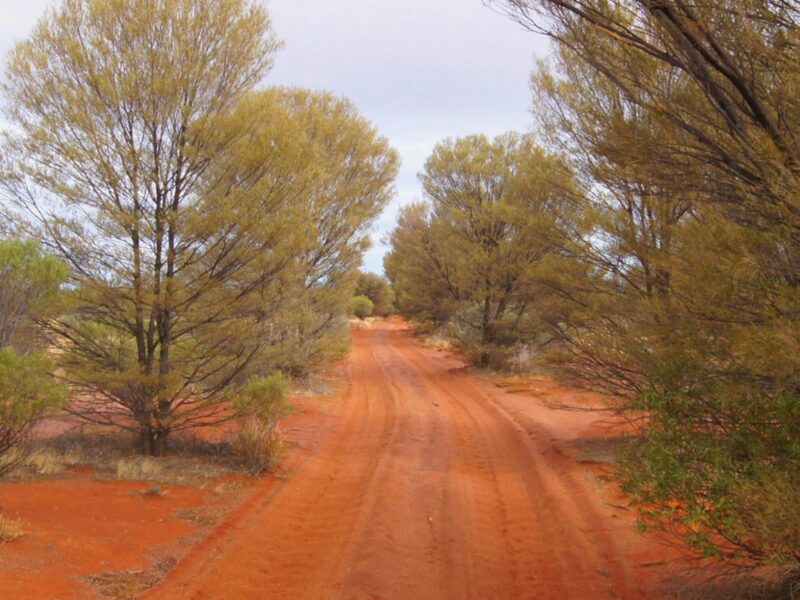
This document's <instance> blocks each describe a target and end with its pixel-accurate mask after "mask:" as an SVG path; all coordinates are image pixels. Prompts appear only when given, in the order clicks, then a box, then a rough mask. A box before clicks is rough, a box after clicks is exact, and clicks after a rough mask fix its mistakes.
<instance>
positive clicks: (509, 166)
mask: <svg viewBox="0 0 800 600" xmlns="http://www.w3.org/2000/svg"><path fill="white" fill-rule="evenodd" d="M420 177H421V180H422V183H423V187H424V189H425V195H426V200H425V202H423V203H418V204H413V205H411V206H409V207H407V208H405V209H404V210H403V211H402V212H401V214H400V218H399V221H398V225H397V227H396V228H395V229H394V231H393V232H392V233H391V236H390V243H391V251H390V252H389V254H388V255H387V256H386V258H385V261H384V267H385V270H386V273H387V275H388V277H389V279H390V280H391V282H392V286H393V288H394V292H395V295H396V305H397V308H398V309H399V310H400V311H401V312H402V313H403V314H405V315H408V316H410V317H412V318H414V319H416V320H419V321H423V322H425V321H431V322H433V323H435V324H438V325H439V326H443V325H445V324H447V325H448V327H449V329H448V331H449V333H450V335H451V336H452V337H453V338H454V339H455V340H456V341H457V343H458V344H459V346H460V347H461V349H462V350H465V351H466V352H467V353H468V354H469V355H470V356H472V357H473V358H474V359H475V360H476V361H477V362H479V363H480V364H483V365H488V364H490V363H494V364H495V366H499V365H497V363H498V362H503V361H502V359H501V357H502V356H504V355H505V354H506V352H505V350H504V348H506V347H508V346H510V345H513V344H515V343H517V342H519V341H530V340H539V338H540V337H541V332H540V329H539V325H538V323H539V319H538V318H537V311H538V310H539V305H540V303H541V299H542V298H543V297H544V296H545V294H547V293H548V291H547V289H546V288H544V287H542V286H540V285H539V283H538V280H539V278H540V273H541V272H542V271H543V270H544V271H546V270H548V269H550V268H552V266H551V264H552V262H553V261H554V260H555V259H556V258H557V257H558V255H559V253H560V248H561V246H562V243H563V240H562V237H563V234H562V230H565V229H569V228H571V227H572V226H573V225H572V216H571V211H572V207H571V194H572V190H571V186H572V183H571V182H572V175H571V173H570V172H569V170H568V169H567V168H566V167H565V166H564V164H563V162H562V161H560V160H559V159H558V158H557V157H556V156H554V155H552V154H550V153H548V152H546V151H545V150H544V149H542V148H541V147H539V146H537V145H536V143H535V142H534V140H533V138H532V137H531V136H526V135H517V134H508V135H504V136H500V137H497V138H496V139H494V140H489V139H488V138H486V137H485V136H469V137H465V138H460V139H457V140H447V141H445V142H443V143H441V144H439V145H438V146H437V147H436V148H435V149H434V151H433V154H432V155H431V156H430V158H429V159H428V161H427V162H426V164H425V170H424V172H423V173H422V174H421V176H420Z"/></svg>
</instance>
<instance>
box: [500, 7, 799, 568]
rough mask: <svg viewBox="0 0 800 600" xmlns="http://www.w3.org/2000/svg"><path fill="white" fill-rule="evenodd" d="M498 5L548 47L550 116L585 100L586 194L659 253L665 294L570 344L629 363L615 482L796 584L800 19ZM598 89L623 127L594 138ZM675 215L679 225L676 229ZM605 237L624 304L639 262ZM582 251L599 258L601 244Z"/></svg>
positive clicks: (680, 525) (600, 124)
mask: <svg viewBox="0 0 800 600" xmlns="http://www.w3.org/2000/svg"><path fill="white" fill-rule="evenodd" d="M492 4H494V5H496V6H500V7H502V8H503V9H504V10H507V11H508V12H509V13H510V14H511V15H512V16H513V18H515V19H516V20H518V21H519V22H521V23H523V24H524V25H525V26H527V27H529V28H531V29H535V30H537V31H541V32H544V33H545V34H547V35H549V36H550V37H551V38H552V39H554V40H556V42H557V43H558V45H559V53H560V58H559V60H558V65H557V67H558V73H557V75H556V78H555V80H558V79H560V80H561V81H563V85H562V86H560V90H559V91H557V92H556V94H555V95H554V96H552V97H553V99H554V102H553V104H560V103H561V102H562V101H563V102H564V104H565V105H566V106H567V107H568V108H567V109H566V110H567V111H568V112H569V111H572V112H573V113H575V109H576V107H578V106H579V105H577V104H575V102H574V99H575V98H576V97H580V98H583V100H584V103H583V104H582V105H580V108H579V112H583V111H584V110H586V111H587V113H588V114H589V115H591V116H589V118H588V119H578V120H576V121H573V122H571V123H568V124H565V122H564V121H563V120H562V122H561V123H559V125H558V128H560V129H561V132H562V133H566V135H567V136H568V137H570V138H572V140H573V141H574V142H576V146H581V148H580V152H585V153H586V154H588V155H589V157H590V162H591V163H592V164H594V165H596V166H597V167H600V169H599V170H595V171H594V172H593V173H591V175H590V180H591V183H592V184H593V185H595V186H596V189H597V188H601V189H603V190H606V191H610V193H611V194H612V195H613V196H614V197H615V201H616V202H620V201H621V200H622V199H623V197H624V194H625V192H626V191H627V190H634V191H637V190H638V191H637V193H636V196H637V197H638V200H637V204H639V205H640V206H642V207H645V206H647V205H649V206H650V209H649V211H650V212H652V214H653V215H654V216H658V217H659V222H660V223H661V224H662V228H660V231H661V234H660V235H661V236H662V241H663V242H667V243H666V244H664V243H659V244H655V245H653V244H650V248H648V251H647V254H648V255H651V256H653V257H655V258H657V260H656V261H655V263H654V264H657V265H659V266H660V269H659V270H660V272H661V273H662V275H661V276H660V277H659V278H658V279H657V280H656V282H655V283H658V286H657V289H658V290H659V294H657V295H656V296H655V297H653V298H652V299H651V298H650V297H646V296H643V298H645V301H644V302H641V301H637V302H636V303H635V304H634V305H632V306H633V307H634V308H635V310H626V312H627V313H628V314H627V316H625V317H624V318H623V319H619V318H617V317H614V318H615V319H616V325H615V326H616V328H617V330H618V331H619V332H620V333H621V335H619V336H618V337H617V338H616V339H615V341H614V343H613V344H605V345H603V343H602V342H599V341H598V340H597V339H595V340H592V339H588V337H587V336H588V335H589V334H587V333H586V331H587V330H588V331H591V328H592V327H596V326H595V325H594V324H593V323H591V319H584V320H583V321H581V322H578V323H577V327H576V329H575V331H576V332H581V331H583V333H581V334H580V335H582V336H583V337H582V338H581V339H582V341H583V342H584V344H583V346H584V348H586V349H588V350H591V351H593V354H585V356H589V357H590V358H596V357H598V356H599V357H601V358H603V357H605V358H608V356H609V354H608V351H609V350H611V349H613V350H616V351H617V359H616V363H617V364H619V365H623V366H624V365H625V362H626V360H627V361H628V364H629V365H633V366H634V368H633V369H632V370H633V371H635V374H634V376H632V377H630V380H631V381H635V382H636V387H635V388H632V386H630V385H627V384H626V385H625V386H623V387H625V388H627V389H628V390H629V391H631V390H632V391H633V393H631V394H628V395H627V400H628V406H629V407H631V408H635V409H639V410H643V411H644V412H645V413H646V414H647V419H646V420H644V422H643V425H644V427H643V428H642V431H641V436H640V437H639V439H638V441H637V444H635V446H634V447H633V448H634V450H633V452H631V453H629V454H628V455H627V459H626V460H625V462H624V463H623V475H624V477H625V479H626V482H627V488H628V489H629V491H631V492H632V493H633V494H634V497H635V498H636V499H638V500H639V501H640V505H641V506H642V508H643V511H642V514H643V518H644V520H645V522H646V523H649V524H651V525H656V526H661V527H665V528H669V529H670V530H673V531H677V532H678V533H679V534H680V535H682V536H683V537H684V538H685V539H686V540H687V541H689V542H690V543H692V544H694V545H695V546H696V547H698V548H700V549H702V550H703V551H705V552H706V553H708V554H713V555H717V556H723V557H725V558H728V559H730V560H734V561H739V560H741V561H743V562H744V564H750V565H752V564H764V563H778V564H781V565H784V566H788V567H789V568H792V569H796V568H797V565H798V564H799V562H800V556H799V555H798V552H797V548H798V540H800V520H798V518H797V515H798V514H800V513H798V510H797V501H796V499H797V498H798V494H800V490H799V489H798V487H797V481H800V478H798V473H800V453H798V449H800V441H799V440H798V437H797V431H798V430H797V427H796V424H797V422H798V419H800V380H798V377H797V374H798V373H800V364H798V362H797V357H798V356H800V354H799V353H798V351H797V335H796V331H797V326H798V314H800V313H798V311H797V308H798V306H800V304H799V302H800V294H798V273H800V271H799V270H798V269H800V261H799V260H798V257H799V256H800V254H799V253H798V252H800V237H798V225H800V221H798V215H800V212H798V209H800V196H798V193H797V190H798V183H800V180H798V177H799V176H800V171H798V157H799V156H800V146H798V142H797V135H796V133H797V130H798V128H799V127H800V104H798V99H797V96H796V94H794V93H792V92H789V90H793V89H795V88H796V85H797V82H798V75H799V74H800V69H799V68H798V64H800V63H799V62H798V58H799V57H798V45H797V43H796V40H797V38H798V32H799V31H800V9H798V7H797V6H796V5H795V4H794V3H786V2H780V1H775V2H773V1H771V0H770V1H766V2H747V1H742V0H725V1H723V2H711V1H710V0H709V1H706V0H700V1H699V2H693V3H686V2H681V1H679V0H674V1H672V0H668V1H664V2H649V1H646V0H617V1H612V2H603V3H595V2H583V1H581V0H575V1H573V0H541V1H538V2H533V1H527V0H508V1H498V2H492ZM552 89H555V88H552ZM570 89H572V91H570ZM598 89H600V90H604V92H603V97H604V98H614V97H616V98H619V99H621V100H622V101H623V102H622V103H621V104H620V106H621V107H622V108H623V110H622V112H620V113H619V115H620V117H621V118H617V119H614V118H612V116H613V114H614V111H611V112H610V113H607V114H606V115H600V118H599V119H598V120H596V121H595V122H594V123H592V119H593V118H596V117H595V116H594V115H595V113H596V111H593V109H592V104H591V102H588V103H587V102H586V100H588V99H590V98H592V97H593V96H594V97H596V95H597V90H598ZM575 90H577V92H576V91H575ZM576 94H577V96H576ZM557 110H558V111H561V112H563V107H562V106H560V105H559V106H558V107H557ZM637 123H638V124H644V125H646V130H645V132H644V136H643V137H642V138H639V139H644V140H646V143H645V144H638V145H637V143H636V138H637V136H640V135H642V130H641V127H640V125H637ZM647 131H650V132H651V133H650V134H648V133H647ZM653 134H655V135H653ZM626 168H627V172H625V169H626ZM609 173H610V174H611V175H612V177H611V178H610V179H609V177H608V175H609ZM609 181H611V182H615V183H623V184H624V185H623V186H622V187H620V186H616V187H614V186H609V185H608V184H609ZM653 191H655V192H656V193H655V194H653V193H652V192H653ZM644 200H647V201H648V203H647V205H645V204H642V201H644ZM681 206H690V207H691V209H690V213H691V214H688V213H684V214H683V216H681V217H680V218H679V219H677V220H675V219H674V218H672V216H674V215H677V214H680V213H681V210H680V207H681ZM675 209H678V213H675V212H672V211H674V210H675ZM650 212H648V213H647V220H648V221H650ZM622 214H623V213H620V215H622ZM663 226H666V229H663ZM602 230H603V231H606V232H609V233H610V234H611V235H610V237H609V239H610V240H611V244H612V246H613V244H617V248H619V249H621V250H623V252H621V253H620V258H621V259H624V258H625V256H626V255H627V256H628V257H637V259H636V261H635V263H631V262H630V258H628V259H626V260H623V261H622V262H621V263H620V264H621V265H623V267H622V269H619V268H616V269H612V270H607V271H608V273H613V276H612V275H610V274H609V275H601V281H602V282H609V283H610V282H611V281H617V280H618V278H619V277H620V276H621V273H620V271H622V273H624V274H627V273H629V272H630V270H629V268H630V265H631V264H636V267H637V268H636V269H635V270H634V271H633V273H634V274H635V276H636V277H635V278H634V279H630V278H629V279H626V281H625V284H626V286H625V287H623V288H622V289H623V291H624V297H625V298H628V299H631V298H633V297H634V296H633V294H632V289H633V288H632V287H631V285H632V284H634V283H636V281H644V279H643V277H645V275H646V271H645V266H646V263H645V262H643V261H641V260H639V259H638V256H637V253H634V254H631V252H633V251H634V250H635V246H634V245H631V243H630V240H629V239H626V237H625V235H624V230H620V229H619V228H617V229H615V228H614V224H613V223H606V224H603V225H602ZM664 234H667V237H663V236H664ZM653 239H654V240H658V239H659V238H658V237H656V238H653ZM594 242H595V243H594V244H593V246H594V248H593V249H592V254H595V255H596V254H597V250H598V249H599V250H601V251H603V252H606V251H607V250H608V248H609V247H610V246H607V245H606V246H603V245H602V244H601V243H599V242H600V239H599V238H595V240H594ZM620 242H624V245H623V246H621V245H619V243H620ZM637 245H638V244H637ZM626 247H627V251H624V250H625V248H626ZM654 250H655V252H653V251H654ZM618 289H619V288H618ZM600 306H601V305H600V304H595V311H594V313H593V314H594V315H595V317H596V319H597V320H602V319H603V318H604V311H603V310H599V307H600ZM626 306H627V305H626ZM609 308H611V309H612V314H615V313H613V307H609ZM591 314H592V313H591V312H590V313H589V315H591ZM575 335H576V334H573V339H575ZM603 338H604V339H606V340H609V339H610V338H609V337H608V336H603ZM603 338H601V339H603ZM595 366H596V367H597V365H595ZM601 367H602V366H601ZM601 367H597V368H596V372H603V368H601ZM614 383H619V378H617V379H616V380H615V381H614ZM618 389H619V386H618Z"/></svg>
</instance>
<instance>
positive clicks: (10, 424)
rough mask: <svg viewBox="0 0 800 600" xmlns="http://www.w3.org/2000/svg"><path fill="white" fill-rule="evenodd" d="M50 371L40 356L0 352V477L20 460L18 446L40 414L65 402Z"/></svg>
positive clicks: (62, 388)
mask: <svg viewBox="0 0 800 600" xmlns="http://www.w3.org/2000/svg"><path fill="white" fill-rule="evenodd" d="M52 370H53V367H52V364H51V363H50V361H49V360H48V359H47V358H46V357H45V356H44V355H41V354H25V355H21V354H17V353H16V352H14V351H13V350H10V349H0V475H2V474H5V473H7V472H9V471H11V470H12V469H14V468H15V467H16V466H17V465H18V464H19V463H20V462H21V461H22V460H24V458H25V453H24V452H22V450H21V444H23V442H25V441H26V440H27V439H28V437H29V435H30V432H31V430H32V429H33V426H34V425H35V424H36V422H37V421H38V420H39V419H40V418H41V417H42V415H43V414H44V412H45V411H46V410H48V409H50V408H55V407H62V406H64V405H65V404H66V402H67V398H68V391H67V387H66V386H65V385H63V384H60V383H58V382H57V381H56V380H55V379H54V378H53V376H52Z"/></svg>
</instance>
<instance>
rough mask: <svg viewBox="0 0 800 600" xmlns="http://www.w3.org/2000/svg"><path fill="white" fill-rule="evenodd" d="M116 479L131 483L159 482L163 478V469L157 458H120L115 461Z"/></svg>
mask: <svg viewBox="0 0 800 600" xmlns="http://www.w3.org/2000/svg"><path fill="white" fill-rule="evenodd" d="M116 475H117V479H127V480H132V481H147V480H160V479H161V478H162V477H163V476H164V468H163V466H162V464H161V462H159V460H158V459H157V458H153V457H151V456H135V457H133V458H121V459H120V460H118V461H117V472H116Z"/></svg>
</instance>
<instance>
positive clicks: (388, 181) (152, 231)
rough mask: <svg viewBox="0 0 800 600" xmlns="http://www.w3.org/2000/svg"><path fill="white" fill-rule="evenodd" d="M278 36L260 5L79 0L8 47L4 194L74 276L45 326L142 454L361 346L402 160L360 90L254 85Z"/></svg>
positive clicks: (99, 415) (96, 417) (90, 393)
mask: <svg viewBox="0 0 800 600" xmlns="http://www.w3.org/2000/svg"><path fill="white" fill-rule="evenodd" d="M120 28H122V29H123V30H124V31H125V32H126V35H125V36H120V34H119V32H120V30H121V29H120ZM76 39H80V40H83V41H84V42H85V43H82V44H78V45H76V44H75V43H74V40H76ZM279 46H280V44H279V42H277V40H276V39H275V36H274V33H273V31H272V27H271V22H270V19H269V15H268V13H267V11H266V10H265V9H264V8H263V6H262V5H261V3H259V2H255V1H253V0H220V1H215V2H206V1H204V0H176V1H172V0H169V1H167V0H143V1H139V0H135V1H134V0H120V1H118V2H94V1H92V0H66V1H65V2H64V3H63V5H62V6H61V7H60V8H58V9H55V10H53V11H51V12H50V13H48V14H47V15H46V16H45V17H44V18H43V19H42V20H41V22H40V23H39V25H38V27H37V28H36V29H35V31H34V32H33V34H32V35H31V37H30V39H28V40H26V41H23V42H21V43H19V44H18V45H17V46H16V47H15V48H14V50H13V51H12V52H11V54H10V58H9V65H8V69H7V73H8V76H7V77H6V81H5V84H4V91H5V92H6V96H7V99H8V105H9V114H10V118H11V122H12V125H13V132H9V135H8V140H9V143H8V146H7V150H8V154H7V155H6V156H4V163H3V165H2V167H3V168H2V169H1V170H0V173H2V176H0V190H2V191H3V192H4V193H5V196H6V197H7V198H8V199H9V202H8V205H9V207H11V209H12V210H13V212H14V217H15V221H17V222H20V223H22V224H23V225H22V226H23V227H24V228H25V229H26V230H27V231H29V232H30V234H31V235H32V236H36V237H38V238H40V239H43V240H46V243H47V244H48V246H49V247H53V248H58V250H59V253H60V256H61V258H62V259H63V260H65V261H67V262H68V263H69V264H70V266H71V267H72V273H73V280H74V281H73V282H74V289H72V290H70V294H69V299H70V302H69V306H68V307H67V310H65V311H64V314H63V317H62V318H58V319H49V320H47V322H46V323H45V324H44V325H46V327H47V330H48V334H49V336H50V340H51V342H54V343H55V342H57V343H58V344H59V345H60V346H61V347H63V348H64V352H63V355H62V358H61V360H60V366H61V367H63V368H64V370H65V373H66V377H67V378H68V380H69V381H70V383H71V384H72V385H73V386H74V387H75V389H76V390H78V391H79V392H80V396H81V398H82V400H81V402H80V403H79V404H78V405H76V411H77V412H78V413H79V414H80V416H82V417H84V418H86V419H88V420H89V421H92V422H95V423H100V424H108V425H114V426H118V427H122V428H128V429H133V430H134V431H136V433H137V434H138V435H139V439H140V447H141V450H142V451H143V452H145V453H152V454H161V453H163V452H164V451H165V448H166V441H167V438H168V436H169V435H170V434H171V433H173V432H176V431H181V430H185V429H189V428H192V427H200V426H204V425H206V424H212V423H216V422H218V420H219V419H220V418H222V416H221V415H225V414H226V412H225V410H224V407H225V406H226V402H227V399H228V398H230V397H231V396H232V395H235V394H236V393H237V391H238V390H239V389H240V388H241V387H242V386H243V385H244V384H245V383H246V382H247V381H249V380H250V379H251V378H253V377H259V376H262V375H263V374H265V373H270V372H272V371H273V370H275V369H284V370H286V371H287V372H292V373H295V372H302V371H304V370H308V369H310V368H313V367H314V366H315V365H316V364H318V363H319V361H321V360H325V359H327V358H330V357H331V356H334V355H336V354H337V353H340V352H341V351H342V347H343V346H344V344H345V342H346V339H347V337H346V336H347V313H348V303H349V300H350V297H351V295H352V289H353V287H354V280H355V277H356V271H357V268H358V266H359V264H360V262H361V255H362V253H363V251H364V250H365V249H366V248H367V246H368V243H369V240H368V232H369V229H370V225H371V223H372V221H373V220H374V219H375V218H376V217H377V216H378V214H380V211H381V209H382V208H383V207H384V206H385V205H386V203H387V202H388V201H389V199H390V198H391V195H392V181H393V179H394V177H395V175H396V172H397V163H398V159H397V154H396V153H395V152H394V151H393V150H392V149H391V148H390V147H389V145H388V142H387V141H386V140H385V139H384V138H382V137H381V136H380V135H379V134H378V132H377V131H376V130H375V128H374V127H372V125H371V124H370V123H369V122H368V121H366V120H365V119H364V118H362V117H361V116H360V115H359V114H358V113H357V111H356V109H355V107H354V106H353V105H352V104H351V103H350V102H348V101H346V100H342V99H339V98H336V97H334V96H332V95H331V94H327V93H315V92H309V91H307V90H300V89H281V88H274V89H268V90H262V91H256V90H255V86H256V85H257V84H258V82H260V81H261V80H262V78H263V76H264V74H265V73H266V72H267V70H268V69H269V68H270V67H271V64H272V58H273V56H274V54H275V52H276V50H277V49H278V47H279ZM212 47H213V48H214V52H213V54H214V57H213V60H212V61H210V62H209V59H208V48H212ZM33 197H35V198H36V202H35V203H34V202H33V201H32V198H33Z"/></svg>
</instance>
